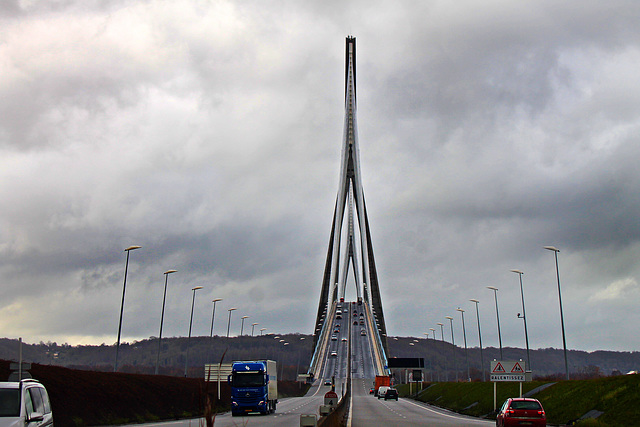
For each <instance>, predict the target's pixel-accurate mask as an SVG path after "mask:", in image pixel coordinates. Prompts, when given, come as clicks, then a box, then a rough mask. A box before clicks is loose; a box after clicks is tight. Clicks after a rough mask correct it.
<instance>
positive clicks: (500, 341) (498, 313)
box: [487, 286, 504, 360]
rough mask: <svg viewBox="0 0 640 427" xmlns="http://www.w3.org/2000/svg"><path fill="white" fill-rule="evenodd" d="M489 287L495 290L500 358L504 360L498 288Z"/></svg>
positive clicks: (488, 287)
mask: <svg viewBox="0 0 640 427" xmlns="http://www.w3.org/2000/svg"><path fill="white" fill-rule="evenodd" d="M487 289H491V290H492V291H493V297H494V298H495V300H496V319H497V320H498V342H499V343H500V360H504V358H503V357H502V334H501V333H500V312H499V311H498V288H496V287H495V286H487Z"/></svg>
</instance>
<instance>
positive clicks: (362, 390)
mask: <svg viewBox="0 0 640 427" xmlns="http://www.w3.org/2000/svg"><path fill="white" fill-rule="evenodd" d="M371 383H372V380H369V379H353V380H352V389H351V391H352V394H353V400H352V406H351V410H352V412H351V418H350V420H349V421H350V426H351V427H361V426H362V427H364V426H367V427H368V426H376V425H388V426H394V427H397V426H490V425H494V424H495V422H494V421H490V420H481V419H478V418H473V417H466V416H463V415H459V414H456V413H454V412H449V411H446V410H443V409H440V408H436V407H434V406H430V405H426V404H423V403H420V402H416V401H414V400H411V399H403V398H400V399H398V401H395V400H384V399H378V398H376V397H374V396H373V395H370V394H369V388H370V387H371Z"/></svg>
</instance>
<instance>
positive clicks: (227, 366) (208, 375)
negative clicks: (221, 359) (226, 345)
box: [204, 363, 233, 381]
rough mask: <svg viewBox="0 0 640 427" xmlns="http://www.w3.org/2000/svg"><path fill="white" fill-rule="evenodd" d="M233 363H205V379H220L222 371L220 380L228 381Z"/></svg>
mask: <svg viewBox="0 0 640 427" xmlns="http://www.w3.org/2000/svg"><path fill="white" fill-rule="evenodd" d="M232 365H233V364H232V363H223V364H222V365H219V364H218V363H215V364H206V365H204V380H205V381H218V372H219V373H220V381H226V380H227V377H228V376H229V375H231V366H232Z"/></svg>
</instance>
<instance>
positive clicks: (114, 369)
mask: <svg viewBox="0 0 640 427" xmlns="http://www.w3.org/2000/svg"><path fill="white" fill-rule="evenodd" d="M141 247H142V246H129V247H128V248H127V249H125V250H124V251H125V252H126V253H127V261H126V262H125V264H124V283H123V284H122V303H121V304H120V322H119V323H118V341H117V342H116V363H115V365H114V366H113V372H118V354H119V352H120V333H121V332H122V313H123V312H124V293H125V291H126V289H127V270H128V269H129V252H131V251H133V250H135V249H140V248H141Z"/></svg>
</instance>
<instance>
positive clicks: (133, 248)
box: [124, 245, 142, 252]
mask: <svg viewBox="0 0 640 427" xmlns="http://www.w3.org/2000/svg"><path fill="white" fill-rule="evenodd" d="M141 247H142V246H135V245H134V246H129V247H128V248H127V249H125V250H124V251H125V252H129V251H133V250H135V249H140V248H141Z"/></svg>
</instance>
